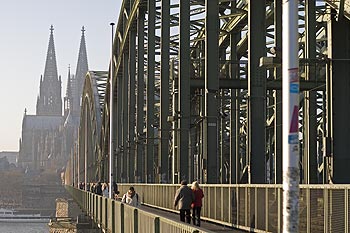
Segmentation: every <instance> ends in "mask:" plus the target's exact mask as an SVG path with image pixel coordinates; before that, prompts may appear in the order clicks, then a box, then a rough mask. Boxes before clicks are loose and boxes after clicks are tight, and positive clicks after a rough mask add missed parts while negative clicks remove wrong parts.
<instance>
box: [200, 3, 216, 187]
mask: <svg viewBox="0 0 350 233" xmlns="http://www.w3.org/2000/svg"><path fill="white" fill-rule="evenodd" d="M205 12H206V16H205V90H204V91H205V93H204V95H205V100H204V102H205V110H204V122H203V124H204V125H203V158H204V163H205V164H206V170H205V173H206V174H204V182H205V183H214V184H215V183H218V177H219V172H218V156H219V153H218V110H217V109H218V95H219V45H218V41H219V27H220V25H219V2H218V1H212V0H206V1H205Z"/></svg>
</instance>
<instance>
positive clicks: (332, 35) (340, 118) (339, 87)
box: [328, 14, 350, 184]
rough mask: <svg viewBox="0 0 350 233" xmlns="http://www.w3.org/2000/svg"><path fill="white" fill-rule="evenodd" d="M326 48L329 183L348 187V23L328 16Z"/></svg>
mask: <svg viewBox="0 0 350 233" xmlns="http://www.w3.org/2000/svg"><path fill="white" fill-rule="evenodd" d="M328 44H329V45H330V47H329V50H330V51H329V58H331V61H330V62H331V63H330V72H331V73H330V75H331V77H330V80H331V84H330V85H331V96H330V100H331V101H332V102H331V104H330V107H331V111H332V112H331V114H332V116H330V119H331V121H330V122H329V124H330V125H328V129H331V128H332V131H331V132H328V135H329V137H330V138H331V139H333V141H334V144H333V145H332V146H333V151H332V152H333V153H332V152H331V154H332V156H333V158H332V160H333V168H332V172H333V174H331V175H333V182H334V183H338V184H349V183H350V176H349V171H348V170H349V169H348V165H349V164H350V154H349V138H350V125H349V119H350V108H349V107H348V106H350V91H349V87H350V75H349V74H350V21H349V20H345V19H338V20H337V19H336V18H335V14H331V19H330V20H329V22H328Z"/></svg>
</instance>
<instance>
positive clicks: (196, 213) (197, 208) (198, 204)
mask: <svg viewBox="0 0 350 233" xmlns="http://www.w3.org/2000/svg"><path fill="white" fill-rule="evenodd" d="M191 189H192V192H193V194H194V202H193V203H192V220H193V225H196V226H199V227H200V226H201V209H202V199H203V197H204V194H203V190H202V189H201V188H200V187H199V184H198V182H197V181H194V182H193V183H192V187H191Z"/></svg>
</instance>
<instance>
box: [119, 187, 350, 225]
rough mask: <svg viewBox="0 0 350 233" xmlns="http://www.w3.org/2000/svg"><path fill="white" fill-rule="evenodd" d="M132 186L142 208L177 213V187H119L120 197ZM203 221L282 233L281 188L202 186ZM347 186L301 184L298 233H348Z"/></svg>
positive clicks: (349, 198) (348, 198)
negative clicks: (174, 203)
mask: <svg viewBox="0 0 350 233" xmlns="http://www.w3.org/2000/svg"><path fill="white" fill-rule="evenodd" d="M130 186H134V188H135V190H136V192H137V193H138V194H139V198H140V200H141V202H142V203H143V204H144V205H149V206H156V207H157V208H162V209H166V210H168V211H174V212H177V210H176V209H175V207H174V205H173V199H174V195H175V192H176V189H178V188H179V187H180V186H179V185H168V184H118V188H119V190H120V192H121V194H123V193H125V192H126V191H127V190H128V189H129V187H130ZM201 188H202V189H203V191H204V195H205V196H204V199H203V207H202V213H201V216H202V218H203V219H206V220H209V221H212V222H216V223H220V224H223V225H227V226H231V227H236V228H240V229H243V230H249V231H252V230H254V231H264V232H265V231H266V232H282V198H283V197H282V196H283V191H282V185H225V184H223V185H201ZM349 188H350V185H300V200H299V232H350V227H349V226H350V225H349V216H348V211H349V200H350V195H349Z"/></svg>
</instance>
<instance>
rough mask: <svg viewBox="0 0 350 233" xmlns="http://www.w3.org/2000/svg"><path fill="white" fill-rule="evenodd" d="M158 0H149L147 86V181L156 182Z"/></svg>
mask: <svg viewBox="0 0 350 233" xmlns="http://www.w3.org/2000/svg"><path fill="white" fill-rule="evenodd" d="M155 24H156V0H148V35H147V36H148V42H147V86H146V93H147V94H146V95H147V97H146V104H147V108H146V114H147V116H146V146H147V151H146V164H145V165H146V170H145V171H146V177H145V178H146V180H145V181H146V182H147V183H153V182H154V169H153V166H154V128H153V127H152V125H153V124H154V91H155V89H154V82H155V41H156V35H155V30H156V28H155Z"/></svg>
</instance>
